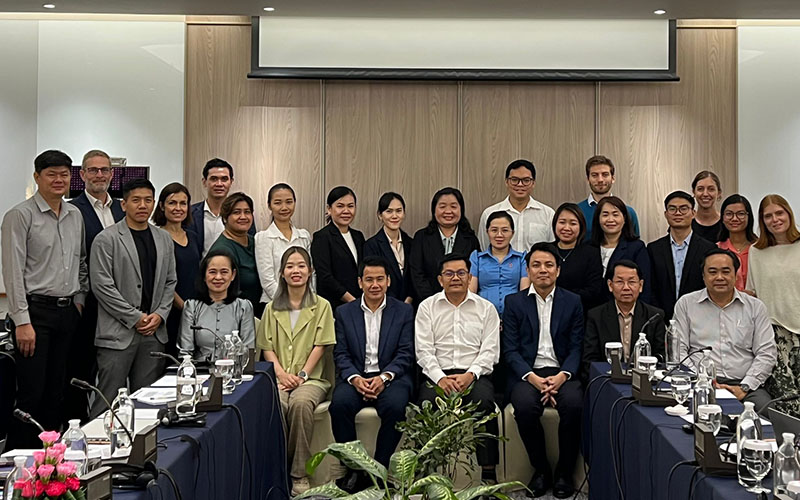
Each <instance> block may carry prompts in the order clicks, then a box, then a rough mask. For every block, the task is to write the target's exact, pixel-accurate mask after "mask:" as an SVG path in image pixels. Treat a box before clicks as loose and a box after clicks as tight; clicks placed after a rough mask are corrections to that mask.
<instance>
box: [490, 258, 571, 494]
mask: <svg viewBox="0 0 800 500" xmlns="http://www.w3.org/2000/svg"><path fill="white" fill-rule="evenodd" d="M525 259H526V261H527V264H528V277H529V278H530V280H531V287H530V289H528V290H522V291H520V292H517V293H515V294H513V295H509V296H507V297H506V303H505V309H504V311H503V333H502V359H503V360H504V361H505V363H506V365H507V367H508V371H509V378H510V380H509V384H508V387H509V388H510V389H511V404H512V405H514V417H515V418H516V420H517V424H518V426H519V433H520V437H522V441H523V443H524V444H525V449H526V450H527V451H528V457H529V458H530V461H531V465H533V467H534V468H535V469H536V472H534V474H533V478H532V479H531V481H530V483H528V488H529V489H530V490H531V492H533V496H534V497H539V496H542V495H544V494H545V493H547V490H548V489H550V486H551V485H552V487H553V496H555V497H556V498H568V497H571V496H572V495H573V494H574V492H575V487H574V484H573V481H572V472H573V470H574V469H575V461H576V459H577V457H578V450H579V446H580V429H581V426H580V423H581V407H582V404H583V390H582V388H581V383H580V381H579V380H578V374H579V369H580V362H581V345H582V343H583V332H584V329H583V328H584V327H583V308H582V306H581V299H580V297H579V296H578V295H576V294H574V293H571V292H568V291H567V290H564V289H562V288H557V287H556V278H558V273H559V271H560V267H561V258H560V257H559V254H558V249H557V248H556V247H555V246H553V245H552V244H551V243H536V244H535V245H533V247H532V248H531V251H530V252H529V253H528V254H527V255H526V257H525ZM546 405H550V406H552V407H554V408H555V409H556V410H558V415H559V419H560V422H559V426H558V444H559V458H558V465H557V466H556V470H555V475H553V474H551V470H550V465H549V463H548V462H547V453H546V451H545V437H544V430H543V429H542V425H541V423H540V421H539V418H540V417H541V416H542V413H543V412H544V408H545V406H546ZM554 478H555V483H554V482H553V480H554Z"/></svg>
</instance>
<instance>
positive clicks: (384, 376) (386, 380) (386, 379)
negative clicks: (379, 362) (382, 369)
mask: <svg viewBox="0 0 800 500" xmlns="http://www.w3.org/2000/svg"><path fill="white" fill-rule="evenodd" d="M381 380H383V385H386V384H388V383H389V382H391V381H392V378H391V377H390V376H389V375H387V374H385V373H381Z"/></svg>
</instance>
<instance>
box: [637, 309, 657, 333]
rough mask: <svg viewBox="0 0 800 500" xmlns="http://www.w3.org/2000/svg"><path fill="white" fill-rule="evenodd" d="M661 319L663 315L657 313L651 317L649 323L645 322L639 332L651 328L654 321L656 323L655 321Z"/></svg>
mask: <svg viewBox="0 0 800 500" xmlns="http://www.w3.org/2000/svg"><path fill="white" fill-rule="evenodd" d="M660 317H661V313H655V314H654V315H652V316H650V319H648V320H647V321H645V322H644V324H643V325H642V327H641V328H639V330H640V331H642V332H644V329H645V328H647V327H648V326H650V324H651V323H652V322H653V321H655V320H657V319H659V318H660Z"/></svg>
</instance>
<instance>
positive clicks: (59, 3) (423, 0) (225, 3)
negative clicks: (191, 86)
mask: <svg viewBox="0 0 800 500" xmlns="http://www.w3.org/2000/svg"><path fill="white" fill-rule="evenodd" d="M44 3H54V4H55V5H56V9H54V10H48V9H44V8H42V4H44ZM267 6H271V7H275V12H273V13H272V14H270V15H275V16H323V17H335V16H346V17H352V16H363V17H447V18H450V17H481V18H483V17H501V18H502V17H514V18H518V17H524V18H540V19H548V18H590V19H597V18H607V19H649V18H657V17H658V16H654V15H653V10H655V9H665V10H666V11H667V17H669V18H671V19H800V0H0V12H48V13H50V12H58V13H109V14H186V15H191V14H195V15H215V14H216V15H248V16H251V15H260V14H264V11H263V10H262V9H263V7H267Z"/></svg>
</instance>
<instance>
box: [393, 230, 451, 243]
mask: <svg viewBox="0 0 800 500" xmlns="http://www.w3.org/2000/svg"><path fill="white" fill-rule="evenodd" d="M382 231H383V234H385V235H386V239H387V240H389V243H391V242H392V238H390V237H389V233H387V232H386V228H385V227H384V228H383V229H382ZM456 232H458V226H456ZM455 234H456V233H453V235H455ZM439 235H440V236H442V238H444V235H442V230H441V229H439ZM397 242H398V243H403V232H402V231H397Z"/></svg>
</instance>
